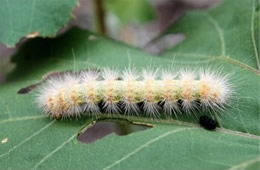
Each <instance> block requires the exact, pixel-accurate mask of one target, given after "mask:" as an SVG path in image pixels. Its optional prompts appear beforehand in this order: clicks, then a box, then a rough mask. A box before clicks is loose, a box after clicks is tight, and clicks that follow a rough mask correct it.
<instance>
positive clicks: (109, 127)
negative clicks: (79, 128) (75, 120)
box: [78, 120, 151, 143]
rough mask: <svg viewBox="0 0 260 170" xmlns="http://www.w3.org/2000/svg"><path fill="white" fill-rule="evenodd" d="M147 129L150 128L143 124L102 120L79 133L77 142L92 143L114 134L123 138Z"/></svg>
mask: <svg viewBox="0 0 260 170" xmlns="http://www.w3.org/2000/svg"><path fill="white" fill-rule="evenodd" d="M148 128H151V126H149V125H145V124H133V123H130V122H128V121H118V120H117V121H112V120H110V121H108V120H103V121H99V122H97V123H96V124H95V125H94V126H92V127H90V128H88V129H87V130H86V131H85V132H83V133H81V134H80V135H79V136H78V140H79V141H81V142H83V143H93V142H95V141H97V140H100V139H102V138H103V137H105V136H107V135H109V134H111V133H115V134H116V135H118V136H124V135H128V134H130V133H134V132H138V131H142V130H146V129H148Z"/></svg>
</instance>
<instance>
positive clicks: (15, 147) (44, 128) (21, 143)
mask: <svg viewBox="0 0 260 170" xmlns="http://www.w3.org/2000/svg"><path fill="white" fill-rule="evenodd" d="M54 122H55V120H53V121H51V122H50V123H48V124H47V125H45V126H44V127H43V128H41V129H40V130H38V131H37V132H35V133H33V134H32V135H31V136H29V137H27V138H26V139H24V140H23V141H22V142H20V143H18V144H17V145H15V146H13V147H12V148H11V149H10V150H8V151H7V152H5V153H3V154H1V155H0V158H2V157H4V156H5V155H8V154H9V153H10V152H12V151H14V150H15V149H17V148H18V147H20V146H21V145H23V144H24V143H26V142H28V141H30V140H31V139H32V138H33V137H34V136H36V135H38V134H40V133H41V132H43V131H44V130H46V129H47V128H48V127H50V126H51V125H52V124H53V123H54Z"/></svg>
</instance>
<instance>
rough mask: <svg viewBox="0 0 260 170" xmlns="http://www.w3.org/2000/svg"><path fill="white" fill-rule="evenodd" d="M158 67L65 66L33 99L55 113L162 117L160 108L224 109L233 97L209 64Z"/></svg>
mask: <svg viewBox="0 0 260 170" xmlns="http://www.w3.org/2000/svg"><path fill="white" fill-rule="evenodd" d="M158 72H159V71H158V70H157V71H147V70H143V71H142V73H141V74H138V73H137V71H136V69H125V70H124V71H122V72H118V71H115V70H113V69H108V68H106V69H103V70H102V71H98V70H88V71H82V72H80V73H77V74H75V73H72V72H67V73H64V74H60V75H58V76H53V77H50V78H48V79H47V80H46V81H45V82H44V83H43V84H42V85H41V87H40V90H39V92H38V94H37V97H36V98H37V99H36V100H37V103H38V104H39V106H40V107H41V108H42V109H43V111H44V112H45V113H46V114H48V115H49V116H50V117H53V118H60V117H78V116H81V115H98V114H126V115H132V114H136V115H143V116H149V117H160V116H161V115H162V113H164V114H165V113H166V114H168V115H173V114H175V115H176V114H179V113H191V112H193V111H194V110H196V109H197V110H205V109H206V110H210V109H212V110H218V109H223V108H225V106H226V104H227V103H228V101H229V99H230V98H231V95H232V87H231V85H230V84H229V82H228V76H221V75H220V74H217V73H214V72H212V71H209V70H201V71H198V72H193V71H179V72H178V73H175V74H172V73H171V72H170V71H167V70H161V74H158ZM120 73H121V74H122V75H121V76H119V75H120ZM120 77H121V78H120ZM158 77H159V78H158Z"/></svg>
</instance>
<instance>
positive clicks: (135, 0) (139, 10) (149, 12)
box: [104, 0, 155, 24]
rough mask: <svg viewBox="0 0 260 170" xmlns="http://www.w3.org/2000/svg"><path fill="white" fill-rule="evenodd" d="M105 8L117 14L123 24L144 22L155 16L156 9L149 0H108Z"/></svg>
mask: <svg viewBox="0 0 260 170" xmlns="http://www.w3.org/2000/svg"><path fill="white" fill-rule="evenodd" d="M104 3H105V9H106V11H107V12H111V13H113V14H114V15H116V16H117V17H118V18H119V19H120V22H121V24H127V23H129V22H140V23H144V22H147V21H151V20H152V19H154V18H155V10H154V9H153V7H152V6H151V4H150V2H149V1H147V0H106V1H104Z"/></svg>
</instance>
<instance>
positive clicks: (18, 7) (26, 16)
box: [0, 0, 77, 47]
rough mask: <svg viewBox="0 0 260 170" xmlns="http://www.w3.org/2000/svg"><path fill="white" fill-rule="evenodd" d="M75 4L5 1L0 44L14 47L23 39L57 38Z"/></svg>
mask: <svg viewBox="0 0 260 170" xmlns="http://www.w3.org/2000/svg"><path fill="white" fill-rule="evenodd" d="M76 2H77V1H76V0H44V1H42V0H2V1H1V5H0V30H1V31H0V43H3V44H5V45H6V46H8V47H13V46H15V44H16V43H17V42H18V41H19V40H20V39H21V38H22V37H26V36H28V37H30V36H32V37H34V36H40V37H54V36H55V35H56V33H57V32H58V30H59V29H60V28H62V27H64V26H65V25H66V24H67V23H68V22H69V20H70V19H71V16H72V15H71V11H72V9H73V8H74V7H75V4H76Z"/></svg>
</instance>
